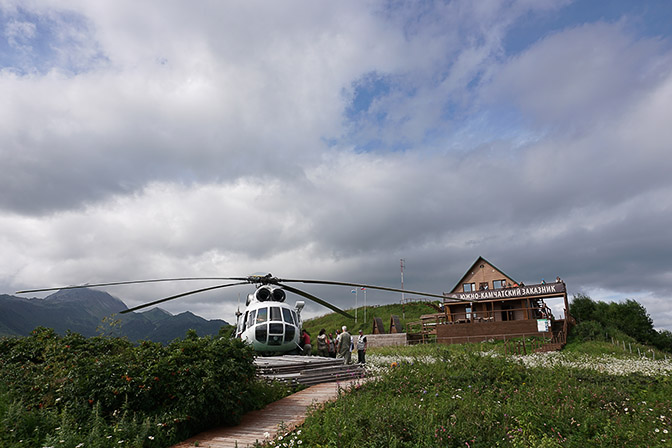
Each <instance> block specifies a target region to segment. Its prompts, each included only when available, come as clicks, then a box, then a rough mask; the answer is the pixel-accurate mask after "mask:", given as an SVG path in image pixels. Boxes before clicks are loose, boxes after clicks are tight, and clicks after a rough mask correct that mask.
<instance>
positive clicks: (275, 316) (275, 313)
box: [271, 306, 282, 322]
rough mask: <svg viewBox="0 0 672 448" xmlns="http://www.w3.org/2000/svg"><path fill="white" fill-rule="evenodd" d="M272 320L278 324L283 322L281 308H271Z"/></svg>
mask: <svg viewBox="0 0 672 448" xmlns="http://www.w3.org/2000/svg"><path fill="white" fill-rule="evenodd" d="M271 320H273V321H276V322H282V317H281V316H280V307H278V306H272V307H271Z"/></svg>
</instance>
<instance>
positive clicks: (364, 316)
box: [364, 289, 366, 325]
mask: <svg viewBox="0 0 672 448" xmlns="http://www.w3.org/2000/svg"><path fill="white" fill-rule="evenodd" d="M364 325H366V289H364Z"/></svg>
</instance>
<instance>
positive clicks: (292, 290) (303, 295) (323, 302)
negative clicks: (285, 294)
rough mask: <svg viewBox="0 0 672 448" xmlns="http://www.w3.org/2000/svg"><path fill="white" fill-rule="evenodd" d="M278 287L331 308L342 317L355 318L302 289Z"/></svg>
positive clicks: (286, 286) (285, 286)
mask: <svg viewBox="0 0 672 448" xmlns="http://www.w3.org/2000/svg"><path fill="white" fill-rule="evenodd" d="M278 286H280V287H281V288H282V289H286V290H287V291H289V292H293V293H294V294H298V295H300V296H302V297H305V298H306V299H310V300H312V301H313V302H317V303H319V304H320V305H322V306H326V307H327V308H329V309H330V310H332V311H336V312H337V313H338V314H342V315H343V316H345V317H349V318H350V319H354V318H355V317H354V316H352V315H350V314H348V313H346V312H345V311H343V310H342V309H340V308H339V307H337V306H335V305H332V304H331V303H329V302H327V301H326V300H322V299H320V298H319V297H315V296H314V295H312V294H308V293H307V292H305V291H301V290H300V289H296V288H294V287H292V286H288V285H280V284H278Z"/></svg>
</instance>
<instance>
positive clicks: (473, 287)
mask: <svg viewBox="0 0 672 448" xmlns="http://www.w3.org/2000/svg"><path fill="white" fill-rule="evenodd" d="M462 288H463V291H464V292H472V291H475V290H476V283H465V284H463V285H462Z"/></svg>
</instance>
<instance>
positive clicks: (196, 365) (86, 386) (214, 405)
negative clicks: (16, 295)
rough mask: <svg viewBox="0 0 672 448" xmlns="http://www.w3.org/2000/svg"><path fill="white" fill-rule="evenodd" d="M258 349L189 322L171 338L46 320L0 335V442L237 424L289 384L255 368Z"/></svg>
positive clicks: (156, 433)
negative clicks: (29, 330)
mask: <svg viewBox="0 0 672 448" xmlns="http://www.w3.org/2000/svg"><path fill="white" fill-rule="evenodd" d="M253 357H254V353H253V351H252V349H251V348H250V347H249V346H247V345H245V344H244V343H243V342H242V341H240V340H237V339H231V338H220V337H215V338H212V337H203V338H199V337H198V336H197V335H196V333H195V332H193V331H190V332H188V333H187V336H186V337H185V338H184V339H182V340H177V341H174V342H173V343H171V344H169V345H168V346H162V345H161V344H158V343H153V342H142V343H141V344H139V345H133V344H131V343H130V342H128V341H127V340H125V339H119V338H107V337H93V338H85V337H83V336H81V335H79V334H75V333H69V334H67V335H65V336H62V337H61V336H58V335H56V333H55V332H54V331H53V330H50V329H46V328H38V329H36V330H35V331H34V332H33V334H32V335H31V336H30V337H26V338H17V339H12V338H4V339H0V384H3V385H4V389H0V445H1V446H3V447H4V446H14V445H16V446H26V445H25V443H26V442H28V441H29V442H30V443H29V444H28V445H29V446H33V445H34V446H38V445H40V444H41V443H45V444H49V443H50V441H53V440H56V441H57V442H58V443H51V444H52V445H54V444H57V445H58V446H64V447H67V446H73V447H74V446H77V445H78V444H81V443H85V445H86V446H91V443H93V442H92V441H96V442H95V444H94V446H148V447H149V446H165V445H166V443H168V442H176V441H179V440H181V439H184V438H186V437H188V436H190V435H192V434H194V433H197V432H199V431H201V430H203V429H205V428H209V427H212V426H215V425H230V424H235V423H237V422H238V421H239V420H240V418H241V417H242V415H243V414H244V413H245V412H247V411H248V410H251V409H256V408H259V407H261V406H263V405H265V404H266V403H268V402H270V401H273V400H275V399H276V398H277V397H278V395H283V394H285V393H287V390H285V389H284V388H282V387H277V386H276V387H275V388H274V387H271V386H269V385H267V384H265V383H262V382H260V381H259V380H257V379H256V378H255V368H254V365H253V363H252V361H253ZM138 435H140V436H141V437H140V439H141V440H140V439H138ZM61 440H63V442H62V443H61V442H60V441H61ZM20 441H23V442H20ZM69 441H70V442H69ZM108 442H109V443H108Z"/></svg>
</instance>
